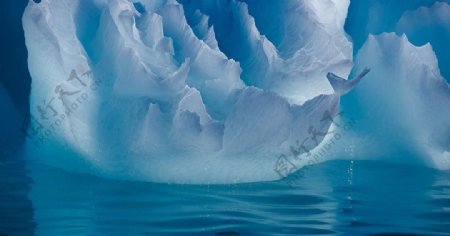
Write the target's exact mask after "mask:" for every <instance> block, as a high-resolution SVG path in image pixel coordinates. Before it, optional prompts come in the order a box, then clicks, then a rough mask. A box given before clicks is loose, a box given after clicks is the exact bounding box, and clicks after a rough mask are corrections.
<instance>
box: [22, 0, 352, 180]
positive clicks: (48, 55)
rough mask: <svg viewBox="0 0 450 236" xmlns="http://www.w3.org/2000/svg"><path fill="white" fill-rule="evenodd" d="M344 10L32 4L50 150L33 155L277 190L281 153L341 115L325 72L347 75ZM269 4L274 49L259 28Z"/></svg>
mask: <svg viewBox="0 0 450 236" xmlns="http://www.w3.org/2000/svg"><path fill="white" fill-rule="evenodd" d="M348 4H349V2H348V1H331V0H330V1H322V2H321V3H312V2H310V1H285V2H279V1H271V2H268V4H267V6H266V7H267V8H263V9H256V10H255V9H254V8H257V7H258V3H257V2H255V1H248V3H246V2H239V1H180V3H178V2H176V1H148V0H147V1H127V0H111V1H105V0H95V1H71V0H43V1H41V2H40V3H35V2H34V1H30V2H29V5H28V7H27V8H26V11H25V13H24V16H23V25H24V31H25V36H26V44H27V48H28V52H29V59H28V61H29V69H30V74H31V76H32V79H33V82H32V89H31V101H30V103H31V114H32V117H33V118H34V119H33V123H32V124H31V125H30V126H31V127H32V128H33V130H38V131H39V133H41V136H42V139H39V141H42V142H40V143H39V146H38V148H36V145H35V142H32V141H33V140H32V141H30V142H29V144H28V149H29V155H30V156H35V160H38V161H42V162H44V163H47V164H50V165H55V166H58V167H62V168H65V169H69V170H75V171H82V172H90V173H95V174H100V175H105V176H110V177H116V178H131V179H141V180H150V181H164V182H186V183H197V182H198V183H199V182H202V183H204V182H215V183H225V182H243V181H244V182H247V181H261V180H272V179H278V178H280V177H281V176H279V174H277V172H275V171H274V165H275V163H276V161H277V158H278V157H279V156H280V154H281V153H289V152H290V151H291V146H292V145H295V143H298V140H303V139H304V138H305V137H307V136H308V135H309V134H308V127H317V128H320V129H321V130H328V129H329V128H330V126H331V123H332V121H331V120H325V121H324V120H322V119H323V115H324V114H328V115H330V116H334V115H336V113H337V110H338V109H337V108H338V103H339V97H340V96H341V95H342V94H341V93H335V91H334V90H333V88H332V86H331V85H330V83H329V81H328V79H327V77H326V75H327V73H328V72H333V73H335V74H337V75H339V76H341V77H343V78H347V76H348V75H349V73H350V70H351V66H352V45H351V43H350V42H349V41H348V39H347V38H346V36H345V33H344V31H343V24H344V19H345V15H346V10H347V7H348ZM272 7H276V8H275V9H276V10H277V12H276V15H278V17H282V18H279V19H278V21H279V22H282V23H283V32H273V33H274V34H275V35H276V37H278V38H277V39H271V40H275V41H276V45H274V44H273V43H272V42H271V40H269V39H268V38H267V37H266V36H264V35H262V34H261V32H260V31H259V29H258V27H257V24H256V22H258V21H261V20H264V14H266V12H267V11H269V10H270V8H272ZM249 8H251V9H254V10H255V11H256V13H255V15H254V16H252V15H251V14H250V13H249ZM292 8H294V9H296V10H295V11H289V9H292ZM324 12H330V14H326V15H325V14H323V13H324ZM298 22H303V23H302V24H298ZM264 25H265V24H264ZM265 26H266V27H262V30H263V31H266V30H270V27H272V28H273V27H274V25H265ZM268 35H269V36H270V34H269V33H268ZM272 35H273V34H272ZM270 37H272V36H270ZM237 42H239V43H237ZM344 83H345V80H344ZM349 86H350V87H352V86H353V85H349ZM30 129H31V128H30ZM321 139H322V137H321V138H319V139H318V141H321ZM318 143H319V142H318ZM318 143H317V144H318ZM317 144H314V146H315V145H317ZM311 148H312V147H311ZM299 167H300V165H299V166H298V167H297V168H299Z"/></svg>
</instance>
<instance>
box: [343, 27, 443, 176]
mask: <svg viewBox="0 0 450 236" xmlns="http://www.w3.org/2000/svg"><path fill="white" fill-rule="evenodd" d="M365 66H368V67H370V68H371V69H372V71H371V73H369V74H368V75H367V78H365V79H364V80H362V81H361V83H360V84H359V85H358V87H357V88H356V89H355V90H354V92H352V94H351V95H350V96H348V97H346V98H345V99H344V101H343V109H344V110H345V111H346V112H347V113H348V115H351V116H353V117H355V119H358V122H357V125H356V127H355V128H354V129H353V131H354V132H355V133H354V136H352V137H350V136H348V140H347V145H350V144H351V143H352V145H353V147H354V149H355V150H353V152H354V155H355V156H356V157H355V158H364V159H368V158H373V159H378V160H379V159H383V160H385V161H394V162H398V163H409V164H420V165H426V166H429V167H433V168H438V169H449V168H450V136H449V134H450V87H449V84H448V83H447V82H446V81H445V79H444V78H443V77H442V76H441V74H440V70H439V67H438V61H437V58H436V56H435V53H434V51H433V48H432V47H431V45H430V44H429V43H427V44H425V45H423V46H420V47H419V46H414V45H413V44H412V43H411V42H409V40H408V38H407V37H406V35H402V36H397V35H396V34H394V33H389V34H388V33H384V34H381V35H379V36H372V35H370V36H369V38H368V40H367V41H366V43H365V44H364V45H363V47H362V48H361V49H360V51H359V52H358V55H357V56H356V58H355V69H356V70H358V69H360V68H363V67H365ZM347 98H348V99H349V101H348V102H347V101H346V100H347ZM350 100H351V101H350ZM355 101H356V102H355ZM374 124H376V125H374ZM342 144H343V143H342Z"/></svg>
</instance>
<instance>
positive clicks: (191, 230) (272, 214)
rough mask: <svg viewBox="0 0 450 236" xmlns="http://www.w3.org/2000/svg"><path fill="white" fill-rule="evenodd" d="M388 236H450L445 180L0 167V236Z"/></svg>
mask: <svg viewBox="0 0 450 236" xmlns="http://www.w3.org/2000/svg"><path fill="white" fill-rule="evenodd" d="M294 177H295V176H294ZM394 233H398V234H400V233H403V234H426V235H450V173H449V172H442V171H437V170H431V169H426V168H422V167H414V166H405V165H395V164H386V163H378V162H372V161H354V162H350V161H333V162H328V163H323V164H319V165H317V166H314V167H312V168H310V169H308V170H307V171H305V175H304V176H301V177H300V176H297V178H296V179H290V180H282V181H276V182H265V183H252V184H234V185H209V186H208V185H175V184H154V183H143V182H131V181H117V180H110V179H103V178H99V177H95V176H89V175H79V174H73V173H68V172H65V171H62V170H59V169H55V168H51V167H47V166H42V165H36V164H33V165H30V164H28V165H25V163H24V162H23V161H17V160H14V158H12V159H11V160H6V161H2V162H1V163H0V235H3V234H5V235H15V234H20V235H32V234H36V235H299V234H306V235H316V234H357V235H358V234H394Z"/></svg>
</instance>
